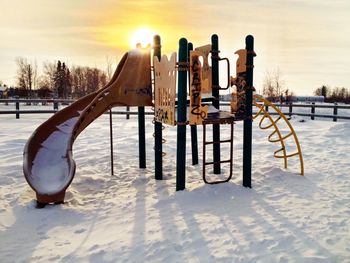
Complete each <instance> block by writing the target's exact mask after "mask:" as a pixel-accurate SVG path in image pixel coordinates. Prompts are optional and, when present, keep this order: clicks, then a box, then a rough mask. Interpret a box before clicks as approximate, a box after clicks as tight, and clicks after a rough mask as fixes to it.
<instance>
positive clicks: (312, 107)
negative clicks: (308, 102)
mask: <svg viewBox="0 0 350 263" xmlns="http://www.w3.org/2000/svg"><path fill="white" fill-rule="evenodd" d="M311 114H312V115H311V120H314V119H315V116H314V114H315V102H313V103H312V106H311Z"/></svg>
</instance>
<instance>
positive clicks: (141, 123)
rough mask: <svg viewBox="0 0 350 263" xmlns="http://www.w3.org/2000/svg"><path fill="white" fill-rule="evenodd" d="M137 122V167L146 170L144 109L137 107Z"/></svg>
mask: <svg viewBox="0 0 350 263" xmlns="http://www.w3.org/2000/svg"><path fill="white" fill-rule="evenodd" d="M138 121H139V167H140V168H146V131H145V107H144V106H140V107H138Z"/></svg>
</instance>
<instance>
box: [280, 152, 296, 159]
mask: <svg viewBox="0 0 350 263" xmlns="http://www.w3.org/2000/svg"><path fill="white" fill-rule="evenodd" d="M299 154H300V153H299V152H296V153H291V154H287V155H285V156H283V155H276V154H275V155H274V157H275V158H289V157H293V156H296V155H299Z"/></svg>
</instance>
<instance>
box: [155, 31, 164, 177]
mask: <svg viewBox="0 0 350 263" xmlns="http://www.w3.org/2000/svg"><path fill="white" fill-rule="evenodd" d="M153 44H154V56H156V57H157V58H158V60H159V61H160V59H161V42H160V36H154V39H153ZM162 143H163V132H162V123H160V122H157V121H155V122H154V166H155V179H156V180H162V179H163V145H162Z"/></svg>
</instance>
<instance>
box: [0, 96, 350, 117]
mask: <svg viewBox="0 0 350 263" xmlns="http://www.w3.org/2000/svg"><path fill="white" fill-rule="evenodd" d="M72 102H74V101H73V100H61V99H51V100H47V99H46V100H45V99H0V103H3V104H5V105H8V106H9V107H10V104H13V105H14V108H13V109H9V110H0V115H2V114H14V115H15V116H16V119H19V118H20V115H21V114H37V113H55V112H57V111H58V110H59V107H60V106H65V105H69V104H70V103H72ZM50 103H51V104H52V109H51V110H50V109H40V110H32V109H23V107H22V109H21V104H25V105H28V106H30V105H40V104H41V105H48V104H50ZM220 105H221V106H229V105H230V103H229V102H221V103H220ZM275 105H276V106H278V107H280V109H281V110H282V112H283V113H284V114H285V115H286V116H290V117H291V116H293V115H296V116H304V117H310V119H311V120H314V119H315V118H326V119H332V120H333V121H337V120H338V119H345V120H350V114H349V116H345V115H339V114H338V110H339V109H345V110H350V106H349V105H338V104H337V103H334V104H315V103H311V104H275ZM22 106H23V105H22ZM298 108H306V109H307V108H309V112H310V113H300V112H296V109H298ZM118 109H120V108H118ZM317 109H333V110H331V111H332V114H320V113H317ZM266 110H267V111H268V107H266ZM349 113H350V111H349ZM112 114H118V115H126V118H127V119H129V118H130V115H137V114H138V112H137V110H134V111H130V107H126V109H125V110H113V111H112ZM145 114H146V115H153V114H154V112H153V111H146V112H145ZM253 114H254V112H253Z"/></svg>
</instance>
